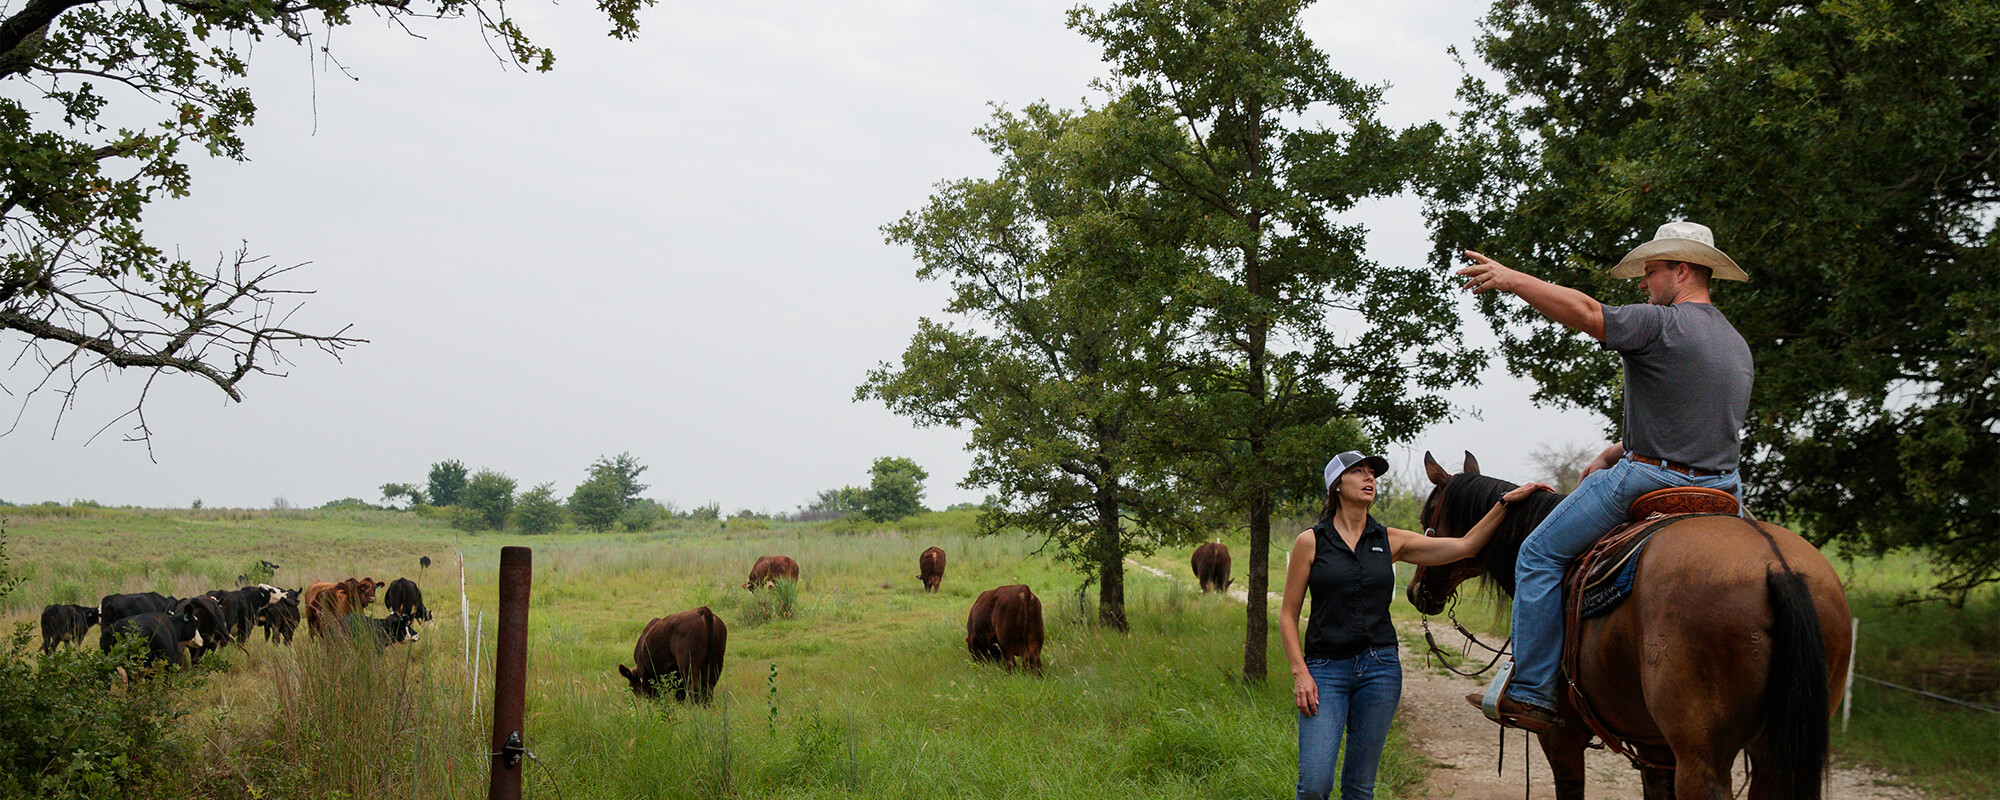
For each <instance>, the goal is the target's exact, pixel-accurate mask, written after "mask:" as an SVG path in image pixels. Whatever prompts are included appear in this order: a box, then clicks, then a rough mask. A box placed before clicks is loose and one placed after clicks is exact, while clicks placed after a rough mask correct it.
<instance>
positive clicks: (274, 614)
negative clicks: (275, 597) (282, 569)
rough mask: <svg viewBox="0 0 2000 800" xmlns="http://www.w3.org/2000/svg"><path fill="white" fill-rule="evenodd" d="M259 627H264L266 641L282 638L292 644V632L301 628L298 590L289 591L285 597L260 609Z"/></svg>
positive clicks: (258, 616)
mask: <svg viewBox="0 0 2000 800" xmlns="http://www.w3.org/2000/svg"><path fill="white" fill-rule="evenodd" d="M257 627H259V628H263V629H264V641H267V642H269V641H274V640H282V641H283V642H284V643H285V644H291V643H292V632H293V631H296V630H298V629H299V593H298V590H296V589H294V590H290V591H287V592H286V593H285V597H284V599H282V600H279V601H277V602H275V603H272V604H270V605H268V606H265V607H264V608H263V609H261V610H259V611H258V612H257Z"/></svg>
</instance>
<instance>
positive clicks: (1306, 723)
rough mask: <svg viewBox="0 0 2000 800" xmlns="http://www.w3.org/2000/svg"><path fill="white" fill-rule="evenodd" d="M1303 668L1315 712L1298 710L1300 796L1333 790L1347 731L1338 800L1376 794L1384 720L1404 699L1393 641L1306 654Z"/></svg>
mask: <svg viewBox="0 0 2000 800" xmlns="http://www.w3.org/2000/svg"><path fill="white" fill-rule="evenodd" d="M1306 671H1307V672H1308V673H1310V674H1311V675H1312V678H1313V683H1314V684H1317V685H1318V686H1319V713H1318V714H1315V715H1313V716H1310V717H1308V716H1306V715H1305V714H1304V713H1300V714H1299V798H1300V800H1305V798H1313V800H1320V798H1325V797H1327V796H1328V795H1330V794H1331V793H1332V792H1333V767H1334V760H1335V759H1336V758H1337V757H1338V756H1339V755H1340V736H1341V733H1342V732H1343V731H1344V732H1345V733H1346V734H1347V759H1346V761H1345V762H1344V763H1343V764H1341V770H1340V797H1341V800H1367V798H1372V797H1374V796H1375V770H1376V768H1377V767H1379V766H1381V764H1382V746H1383V744H1384V743H1386V742H1388V741H1389V720H1390V719H1392V718H1394V717H1395V716H1396V703H1397V702H1399V701H1401V700H1402V699H1403V664H1402V662H1401V661H1400V660H1399V659H1398V658H1397V657H1396V646H1395V645H1381V646H1377V647H1372V648H1369V649H1368V650H1367V651H1366V652H1363V653H1361V654H1360V655H1357V656H1354V657H1353V658H1309V659H1306Z"/></svg>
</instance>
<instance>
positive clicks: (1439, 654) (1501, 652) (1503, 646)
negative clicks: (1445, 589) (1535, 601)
mask: <svg viewBox="0 0 2000 800" xmlns="http://www.w3.org/2000/svg"><path fill="white" fill-rule="evenodd" d="M1419 614H1420V616H1421V617H1422V619H1421V622H1422V623H1423V626H1424V644H1426V645H1429V646H1430V652H1429V653H1426V654H1425V658H1426V659H1428V660H1434V661H1436V663H1437V665H1438V666H1441V667H1444V668H1445V670H1446V671H1448V672H1450V673H1452V674H1454V675H1463V676H1465V677H1468V678H1476V677H1479V676H1481V675H1484V674H1486V673H1487V672H1488V671H1490V670H1492V669H1493V667H1494V666H1495V665H1497V664H1499V663H1500V659H1502V658H1506V657H1507V649H1508V648H1509V647H1511V646H1512V645H1513V644H1514V637H1512V636H1509V637H1507V641H1505V642H1501V643H1500V646H1499V647H1498V648H1495V647H1494V646H1492V645H1490V644H1487V643H1485V642H1482V641H1479V637H1477V636H1474V635H1472V631H1468V630H1466V629H1465V626H1464V625H1462V624H1460V623H1459V621H1458V595H1457V594H1453V595H1452V598H1451V602H1450V604H1449V605H1447V606H1445V610H1444V614H1445V619H1448V620H1451V626H1452V627H1453V628H1456V629H1458V635H1460V636H1463V637H1465V647H1461V648H1459V651H1458V658H1459V659H1461V660H1463V659H1464V658H1465V657H1466V654H1467V653H1470V652H1471V651H1472V645H1475V644H1476V645H1479V646H1480V648H1482V649H1484V650H1486V651H1487V652H1489V653H1492V654H1493V660H1492V661H1488V662H1486V666H1484V667H1480V668H1479V669H1476V670H1473V671H1472V672H1464V671H1461V670H1460V669H1459V668H1457V667H1454V666H1452V665H1451V661H1449V660H1448V659H1447V658H1446V657H1447V656H1450V655H1451V654H1450V653H1447V652H1445V651H1444V649H1443V648H1440V647H1438V643H1437V637H1435V636H1433V635H1431V617H1430V615H1429V614H1422V613H1421V612H1419Z"/></svg>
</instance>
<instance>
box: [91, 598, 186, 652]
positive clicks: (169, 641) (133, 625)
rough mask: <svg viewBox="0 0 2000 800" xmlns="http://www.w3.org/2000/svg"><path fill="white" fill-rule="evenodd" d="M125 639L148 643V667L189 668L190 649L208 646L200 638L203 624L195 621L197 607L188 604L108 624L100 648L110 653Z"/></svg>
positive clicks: (100, 637) (146, 647)
mask: <svg viewBox="0 0 2000 800" xmlns="http://www.w3.org/2000/svg"><path fill="white" fill-rule="evenodd" d="M126 636H135V637H138V639H139V640H140V641H142V642H144V643H145V652H146V657H145V658H146V662H147V663H152V662H155V661H164V662H167V663H169V664H173V665H175V666H181V667H185V666H187V665H188V652H187V648H188V647H189V646H193V647H200V646H202V645H203V644H206V640H204V639H203V638H201V624H200V623H199V622H198V621H197V620H196V618H195V611H194V606H193V605H191V604H187V603H183V604H181V605H180V606H178V607H176V608H175V609H174V610H172V611H151V612H147V613H144V614H136V615H133V616H129V617H125V618H123V619H119V620H115V621H112V622H110V623H107V624H105V625H104V626H103V633H102V634H101V635H100V636H99V637H98V640H97V645H98V647H100V648H102V649H103V650H104V652H106V653H109V652H111V648H112V647H113V646H114V645H116V644H117V643H118V640H119V639H120V638H121V637H126Z"/></svg>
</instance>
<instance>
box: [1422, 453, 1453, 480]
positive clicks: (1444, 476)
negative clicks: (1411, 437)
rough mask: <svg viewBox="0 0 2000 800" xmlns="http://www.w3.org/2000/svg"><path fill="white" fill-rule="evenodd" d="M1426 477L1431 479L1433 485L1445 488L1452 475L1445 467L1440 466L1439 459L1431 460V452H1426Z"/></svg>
mask: <svg viewBox="0 0 2000 800" xmlns="http://www.w3.org/2000/svg"><path fill="white" fill-rule="evenodd" d="M1424 476H1425V477H1427V478H1430V479H1431V483H1432V484H1433V485H1436V486H1443V485H1444V482H1445V481H1448V480H1451V473H1449V472H1445V471H1444V467H1440V466H1438V462H1437V459H1435V458H1431V451H1429V450H1425V451H1424Z"/></svg>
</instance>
